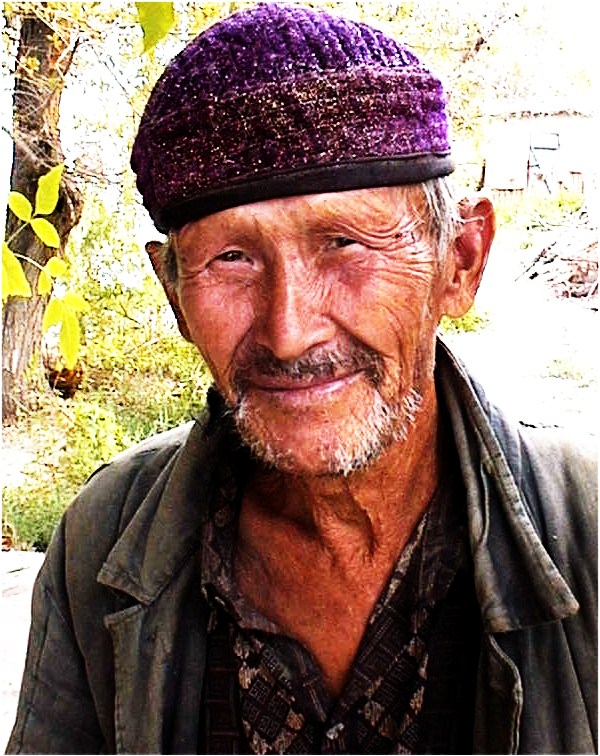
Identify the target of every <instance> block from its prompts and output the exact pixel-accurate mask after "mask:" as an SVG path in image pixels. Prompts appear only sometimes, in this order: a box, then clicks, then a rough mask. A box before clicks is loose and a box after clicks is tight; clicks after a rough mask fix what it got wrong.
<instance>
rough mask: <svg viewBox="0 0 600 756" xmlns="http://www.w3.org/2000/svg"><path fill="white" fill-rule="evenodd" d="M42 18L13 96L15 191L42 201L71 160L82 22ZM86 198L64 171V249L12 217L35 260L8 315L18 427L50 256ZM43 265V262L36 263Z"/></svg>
mask: <svg viewBox="0 0 600 756" xmlns="http://www.w3.org/2000/svg"><path fill="white" fill-rule="evenodd" d="M46 7H47V8H49V9H48V10H47V12H46V18H44V19H42V18H41V17H39V16H34V15H31V16H29V15H22V16H18V17H12V18H11V19H9V20H10V21H11V22H12V23H15V22H16V23H19V22H20V37H19V51H18V58H17V66H16V71H15V89H14V96H13V140H14V146H13V164H12V172H11V189H12V190H15V191H19V192H21V193H22V194H24V195H25V196H26V197H27V198H28V199H29V200H30V201H31V202H32V204H33V203H34V200H35V193H36V189H37V181H38V179H39V177H40V176H42V175H44V174H45V173H47V172H48V170H50V168H52V167H54V166H55V165H57V164H58V163H61V162H62V161H63V153H62V149H61V143H60V131H59V128H58V123H59V108H60V98H61V94H62V90H63V87H64V81H65V75H66V73H67V71H68V69H69V66H70V64H71V61H72V58H73V54H74V51H75V47H76V42H74V40H73V37H74V25H73V24H72V23H70V22H69V19H68V18H67V17H66V14H64V12H63V13H62V15H61V17H60V19H58V18H57V19H54V18H52V17H51V16H50V15H49V14H50V13H51V10H50V8H51V6H50V5H49V6H46ZM82 205H83V201H82V198H81V193H80V191H79V189H78V187H77V186H76V185H75V184H74V182H73V180H72V179H71V178H70V177H69V176H68V174H67V172H66V171H65V172H64V173H63V178H62V183H61V187H60V193H59V200H58V204H57V206H56V210H55V211H54V212H53V213H52V214H51V215H49V216H47V217H48V220H49V221H50V222H51V223H52V224H53V225H54V226H55V228H56V230H57V231H58V234H59V237H60V248H59V249H58V250H54V249H50V248H49V247H46V246H45V245H44V244H42V242H40V241H39V240H38V239H37V237H36V236H35V235H34V234H33V232H32V231H31V229H30V228H29V227H26V228H21V227H22V226H23V224H22V222H21V221H19V220H18V219H17V218H16V217H15V216H14V215H13V214H12V213H11V212H10V211H8V213H7V223H6V240H7V241H8V242H9V246H10V248H11V249H12V250H13V252H15V253H16V254H18V255H22V256H24V257H26V258H28V259H29V260H32V261H33V262H28V261H27V260H23V261H22V262H23V268H24V270H25V274H26V276H27V278H28V280H29V283H30V284H31V289H32V292H33V295H32V297H31V298H21V297H10V298H9V300H8V301H7V303H6V305H5V307H4V311H3V315H2V381H3V383H2V420H3V422H14V421H15V419H16V415H17V410H18V407H19V405H20V404H21V403H22V402H23V401H24V389H25V382H26V371H27V369H28V367H29V365H30V363H31V359H32V357H33V356H34V355H35V354H38V355H39V353H40V348H41V343H42V317H43V313H44V308H45V305H46V299H47V298H46V297H40V296H39V295H38V294H37V280H38V277H39V267H38V266H43V265H44V264H45V263H46V262H47V261H48V259H49V258H50V257H52V256H53V255H55V254H62V252H63V251H64V247H65V244H66V241H67V239H68V236H69V233H70V231H71V229H72V228H73V227H74V226H75V225H76V224H77V223H78V222H79V219H80V217H81V209H82ZM35 263H37V265H36V264H35Z"/></svg>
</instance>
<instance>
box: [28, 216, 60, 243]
mask: <svg viewBox="0 0 600 756" xmlns="http://www.w3.org/2000/svg"><path fill="white" fill-rule="evenodd" d="M31 228H32V229H33V230H34V231H35V234H36V236H37V237H38V238H39V239H41V240H42V241H43V242H44V244H45V245H46V246H47V247H55V248H58V247H60V238H59V236H58V231H57V230H56V229H55V228H54V226H53V225H52V223H50V221H47V220H46V219H45V218H32V219H31Z"/></svg>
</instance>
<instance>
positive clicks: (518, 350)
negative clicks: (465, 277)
mask: <svg viewBox="0 0 600 756" xmlns="http://www.w3.org/2000/svg"><path fill="white" fill-rule="evenodd" d="M529 259H530V255H529V256H528V255H524V254H518V253H515V251H514V250H513V249H511V248H510V240H509V239H508V238H506V237H502V236H500V237H499V238H498V239H497V243H495V245H494V248H493V250H492V253H491V255H490V259H489V262H488V265H487V268H486V271H485V273H484V277H483V281H482V284H481V288H480V290H479V293H478V295H477V300H476V306H477V309H478V310H479V311H481V312H484V313H487V314H488V316H489V321H490V322H489V325H488V326H487V327H486V328H484V329H482V330H480V331H476V332H472V333H461V334H457V335H455V336H447V337H446V340H447V341H448V343H449V344H450V345H451V346H452V347H453V349H454V350H455V352H456V354H458V355H459V356H460V357H461V358H462V359H463V360H464V362H465V363H466V364H467V366H468V367H469V369H470V370H471V372H472V373H473V374H474V375H475V377H476V378H477V379H478V380H479V381H480V383H481V384H482V385H483V387H484V388H485V390H486V392H487V394H488V396H489V397H490V399H491V400H492V401H494V402H495V403H496V404H497V405H498V406H500V407H502V408H503V409H505V410H507V411H509V412H510V413H511V414H513V415H514V416H515V417H516V418H517V419H519V420H523V421H524V422H527V423H538V422H539V423H544V424H550V425H561V426H566V427H569V428H573V429H579V430H582V431H586V432H592V433H595V432H596V429H597V421H598V394H597V388H598V385H597V381H598V372H597V371H598V353H599V352H598V311H597V308H598V302H597V294H596V295H594V296H593V297H587V298H564V297H563V298H559V297H557V296H556V295H555V293H554V291H553V290H552V288H551V287H550V286H549V285H548V284H547V282H546V281H544V280H541V279H535V280H530V279H529V278H528V277H527V275H523V271H524V270H526V268H527V263H528V260H529Z"/></svg>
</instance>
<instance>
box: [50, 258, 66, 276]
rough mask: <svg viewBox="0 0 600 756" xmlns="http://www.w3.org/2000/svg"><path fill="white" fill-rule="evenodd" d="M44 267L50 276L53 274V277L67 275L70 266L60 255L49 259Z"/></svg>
mask: <svg viewBox="0 0 600 756" xmlns="http://www.w3.org/2000/svg"><path fill="white" fill-rule="evenodd" d="M44 269H45V270H46V272H47V273H48V275H49V276H52V278H63V277H64V276H65V275H66V273H67V270H68V269H69V266H68V265H67V263H66V262H65V261H64V260H62V259H61V258H60V257H56V256H55V257H51V258H50V259H49V260H48V262H47V263H46V264H45V265H44Z"/></svg>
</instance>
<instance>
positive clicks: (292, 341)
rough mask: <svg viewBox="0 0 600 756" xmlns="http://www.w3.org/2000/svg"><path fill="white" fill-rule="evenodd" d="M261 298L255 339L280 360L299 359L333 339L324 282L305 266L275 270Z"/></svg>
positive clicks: (333, 328) (267, 281)
mask: <svg viewBox="0 0 600 756" xmlns="http://www.w3.org/2000/svg"><path fill="white" fill-rule="evenodd" d="M261 297H262V299H263V301H262V302H261V305H260V308H259V309H260V315H259V322H258V323H257V335H256V338H257V341H258V342H259V343H260V344H261V345H262V346H265V347H267V348H268V349H270V350H271V352H272V353H273V354H274V355H275V356H276V357H277V358H278V359H280V360H294V359H297V358H298V357H300V356H302V355H303V354H304V353H305V352H306V351H307V350H308V349H310V348H311V347H315V346H317V345H319V344H323V343H326V342H327V341H329V340H330V339H331V338H332V337H333V335H334V330H335V326H334V324H333V322H332V320H331V319H330V317H329V315H328V313H327V306H326V302H327V299H328V298H327V296H326V293H325V291H324V284H323V281H320V280H319V279H318V278H317V277H315V275H310V274H309V273H308V271H306V269H305V268H304V267H303V266H297V267H293V266H291V265H290V266H287V267H283V266H282V267H281V268H280V269H279V270H277V271H275V272H274V273H273V274H272V275H271V276H269V278H268V280H266V281H265V285H264V288H263V291H262V292H261Z"/></svg>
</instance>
